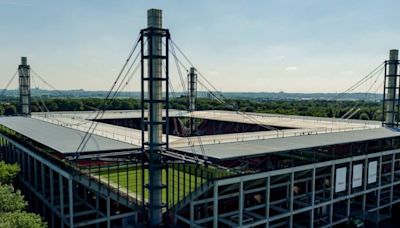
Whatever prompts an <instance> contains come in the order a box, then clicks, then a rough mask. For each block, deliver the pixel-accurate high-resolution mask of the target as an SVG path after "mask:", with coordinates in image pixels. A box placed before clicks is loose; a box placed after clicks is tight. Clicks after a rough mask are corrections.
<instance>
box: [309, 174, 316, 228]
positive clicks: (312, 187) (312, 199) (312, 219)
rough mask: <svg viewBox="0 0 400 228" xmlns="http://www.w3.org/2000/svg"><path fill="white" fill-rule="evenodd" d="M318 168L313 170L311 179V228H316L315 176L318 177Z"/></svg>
mask: <svg viewBox="0 0 400 228" xmlns="http://www.w3.org/2000/svg"><path fill="white" fill-rule="evenodd" d="M316 172H317V170H316V168H315V167H314V168H313V171H312V179H311V206H312V210H311V218H310V228H313V227H314V206H315V176H316Z"/></svg>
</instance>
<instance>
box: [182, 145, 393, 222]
mask: <svg viewBox="0 0 400 228" xmlns="http://www.w3.org/2000/svg"><path fill="white" fill-rule="evenodd" d="M372 161H376V162H377V163H378V174H377V182H376V183H371V184H368V178H369V176H368V174H369V173H368V169H367V167H368V165H369V163H370V162H372ZM358 164H363V177H362V186H360V187H353V186H352V184H353V183H352V178H353V176H352V175H353V172H352V168H353V167H354V165H358ZM342 167H346V168H347V170H349V172H347V175H346V189H345V190H344V191H343V192H336V191H335V187H333V183H334V182H335V178H336V176H335V173H336V171H337V169H339V168H342ZM385 167H390V169H389V170H386V169H387V168H385ZM322 171H324V172H322ZM326 171H327V172H326ZM326 180H329V183H330V186H324V187H322V186H321V184H320V183H321V182H325V181H326ZM304 183H305V184H304ZM299 186H302V187H303V188H304V189H303V191H304V192H303V193H302V194H300V193H296V192H297V190H296V189H299ZM277 192H284V193H285V194H283V196H282V197H281V198H276V195H277ZM273 194H275V196H274V197H273ZM207 195H208V196H209V197H206V196H207ZM255 196H257V197H261V199H262V200H261V202H259V203H254V202H253V203H252V202H251V201H254V198H255ZM229 200H230V201H231V202H236V205H235V204H229V203H228V201H229ZM359 201H360V202H359ZM374 202H375V204H374ZM399 202H400V150H399V149H396V150H389V151H384V152H377V153H373V154H366V155H360V156H354V157H349V158H344V159H338V160H333V161H326V162H320V163H315V164H310V165H304V166H297V167H293V168H287V169H281V170H274V171H269V172H263V173H257V174H251V175H245V176H239V177H233V178H227V179H222V180H216V181H214V182H213V183H212V186H211V187H210V190H209V192H208V194H207V193H205V194H204V195H203V196H200V197H198V198H197V199H192V201H190V203H189V204H188V205H187V206H186V209H187V210H188V211H189V212H188V213H187V214H185V215H186V216H184V215H181V214H180V213H181V212H177V214H176V218H177V219H178V221H179V222H180V223H181V224H185V225H187V226H190V227H221V226H223V227H225V226H226V227H256V226H265V227H278V226H279V227H280V226H285V227H294V226H296V227H332V226H334V225H337V224H340V223H346V222H348V221H349V220H350V219H351V218H363V219H365V217H366V216H368V213H376V214H390V209H391V207H392V205H393V204H395V203H399ZM226 204H228V206H224V205H226ZM204 211H206V212H204ZM215 212H217V213H215ZM305 215H306V217H304V216H305ZM302 218H303V219H304V218H306V219H305V221H306V223H304V220H303V221H301V219H302Z"/></svg>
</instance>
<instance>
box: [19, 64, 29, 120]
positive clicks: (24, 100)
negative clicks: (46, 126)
mask: <svg viewBox="0 0 400 228" xmlns="http://www.w3.org/2000/svg"><path fill="white" fill-rule="evenodd" d="M18 72H19V112H20V114H21V115H23V116H30V115H31V80H30V66H29V65H28V60H27V58H26V57H21V65H19V67H18Z"/></svg>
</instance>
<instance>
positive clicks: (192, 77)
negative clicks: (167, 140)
mask: <svg viewBox="0 0 400 228" xmlns="http://www.w3.org/2000/svg"><path fill="white" fill-rule="evenodd" d="M188 90H189V91H188V96H189V108H188V110H189V112H193V111H196V97H197V74H196V68H194V67H191V68H190V71H189V74H188ZM195 129H196V126H195V121H194V119H192V118H191V119H190V134H191V135H192V133H193V132H194V131H195Z"/></svg>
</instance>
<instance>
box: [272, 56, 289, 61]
mask: <svg viewBox="0 0 400 228" xmlns="http://www.w3.org/2000/svg"><path fill="white" fill-rule="evenodd" d="M285 58H286V56H284V55H276V56H273V57H272V59H273V60H277V61H281V60H284V59H285Z"/></svg>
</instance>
